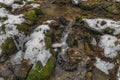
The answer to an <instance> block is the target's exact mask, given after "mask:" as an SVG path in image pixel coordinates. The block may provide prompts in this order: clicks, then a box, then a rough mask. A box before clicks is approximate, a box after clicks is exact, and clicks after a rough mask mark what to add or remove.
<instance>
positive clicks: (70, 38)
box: [66, 34, 75, 47]
mask: <svg viewBox="0 0 120 80" xmlns="http://www.w3.org/2000/svg"><path fill="white" fill-rule="evenodd" d="M74 41H75V35H74V34H69V35H68V38H67V40H66V42H67V44H68V46H69V47H73V46H74Z"/></svg>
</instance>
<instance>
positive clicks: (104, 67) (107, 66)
mask: <svg viewBox="0 0 120 80" xmlns="http://www.w3.org/2000/svg"><path fill="white" fill-rule="evenodd" d="M95 66H96V67H97V68H98V69H100V70H101V71H102V72H104V73H106V74H109V70H111V69H112V68H114V63H109V62H105V61H103V60H101V59H100V58H98V57H96V63H95Z"/></svg>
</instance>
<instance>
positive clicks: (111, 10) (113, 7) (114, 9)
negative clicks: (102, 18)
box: [107, 4, 120, 14]
mask: <svg viewBox="0 0 120 80" xmlns="http://www.w3.org/2000/svg"><path fill="white" fill-rule="evenodd" d="M107 11H108V12H109V13H112V14H119V13H120V11H119V9H118V8H117V6H116V4H112V5H110V6H109V7H108V8H107Z"/></svg>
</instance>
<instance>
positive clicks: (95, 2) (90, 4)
mask: <svg viewBox="0 0 120 80" xmlns="http://www.w3.org/2000/svg"><path fill="white" fill-rule="evenodd" d="M101 3H102V0H89V1H87V2H86V1H81V2H80V3H79V5H78V6H79V7H80V8H82V9H84V10H92V9H94V8H96V7H98V6H99V5H100V4H101Z"/></svg>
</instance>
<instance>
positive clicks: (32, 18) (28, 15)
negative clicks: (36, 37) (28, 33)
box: [25, 10, 36, 22]
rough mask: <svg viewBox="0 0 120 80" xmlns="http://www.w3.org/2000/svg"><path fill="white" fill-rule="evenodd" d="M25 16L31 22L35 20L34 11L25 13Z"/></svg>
mask: <svg viewBox="0 0 120 80" xmlns="http://www.w3.org/2000/svg"><path fill="white" fill-rule="evenodd" d="M25 16H26V17H27V18H28V19H29V20H30V21H31V22H33V21H35V19H36V13H35V10H30V11H28V12H26V13H25Z"/></svg>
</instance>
